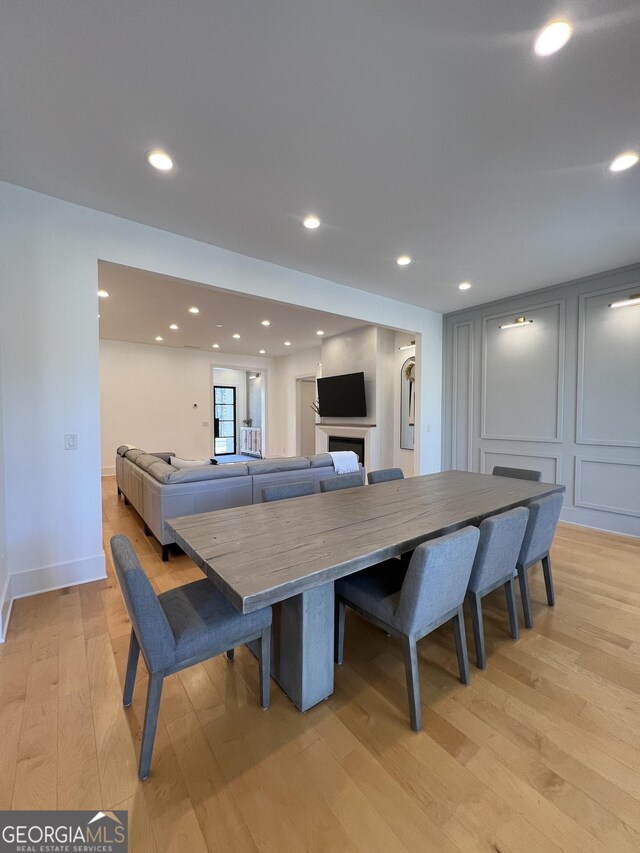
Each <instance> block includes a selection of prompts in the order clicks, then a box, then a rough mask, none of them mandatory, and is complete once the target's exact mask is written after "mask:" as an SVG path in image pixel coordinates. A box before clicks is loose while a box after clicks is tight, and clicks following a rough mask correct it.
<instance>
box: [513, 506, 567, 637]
mask: <svg viewBox="0 0 640 853" xmlns="http://www.w3.org/2000/svg"><path fill="white" fill-rule="evenodd" d="M561 509H562V495H561V494H557V495H548V496H547V497H546V498H540V500H537V501H532V502H531V503H530V504H529V521H528V522H527V529H526V530H525V534H524V540H523V542H522V548H521V549H520V555H519V556H518V563H517V569H518V581H519V582H520V598H521V599H522V612H523V615H524V624H525V625H526V626H527V628H533V616H532V614H531V597H530V594H529V575H528V571H529V569H530V568H531V567H532V566H535V564H536V563H537V562H539V561H540V560H541V561H542V571H543V574H544V586H545V589H546V592H547V604H548V605H549V607H553V606H554V604H555V603H556V600H555V594H554V591H553V577H552V575H551V557H550V556H549V551H550V549H551V543H552V542H553V537H554V535H555V532H556V527H557V525H558V519H559V518H560V510H561Z"/></svg>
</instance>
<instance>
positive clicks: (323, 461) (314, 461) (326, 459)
mask: <svg viewBox="0 0 640 853" xmlns="http://www.w3.org/2000/svg"><path fill="white" fill-rule="evenodd" d="M307 459H308V460H309V462H310V463H311V467H312V468H328V467H330V466H332V465H333V459H332V458H331V457H330V456H329V454H328V453H316V454H315V455H314V456H307Z"/></svg>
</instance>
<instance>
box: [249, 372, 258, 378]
mask: <svg viewBox="0 0 640 853" xmlns="http://www.w3.org/2000/svg"><path fill="white" fill-rule="evenodd" d="M249 379H260V374H259V373H254V374H252V375H251V376H250V377H249Z"/></svg>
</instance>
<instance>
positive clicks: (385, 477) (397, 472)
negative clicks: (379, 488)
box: [367, 468, 404, 486]
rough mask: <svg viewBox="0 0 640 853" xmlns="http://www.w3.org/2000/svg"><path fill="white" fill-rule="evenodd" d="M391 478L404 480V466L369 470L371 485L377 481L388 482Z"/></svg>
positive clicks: (368, 477)
mask: <svg viewBox="0 0 640 853" xmlns="http://www.w3.org/2000/svg"><path fill="white" fill-rule="evenodd" d="M389 480H404V472H403V471H402V468H383V469H381V470H380V471H369V473H368V474H367V481H368V483H369V485H370V486H374V485H375V484H376V483H387V482H388V481H389Z"/></svg>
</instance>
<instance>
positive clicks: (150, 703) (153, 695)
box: [138, 672, 164, 780]
mask: <svg viewBox="0 0 640 853" xmlns="http://www.w3.org/2000/svg"><path fill="white" fill-rule="evenodd" d="M163 681H164V676H163V675H161V674H159V673H157V672H156V673H149V689H148V691H147V707H146V708H145V712H144V726H143V729H142V746H141V748H140V764H139V766H138V775H139V776H140V778H141V779H143V780H144V779H148V778H149V772H150V770H151V756H152V755H153V744H154V741H155V739H156V728H157V725H158V715H159V714H160V698H161V697H162V683H163Z"/></svg>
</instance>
